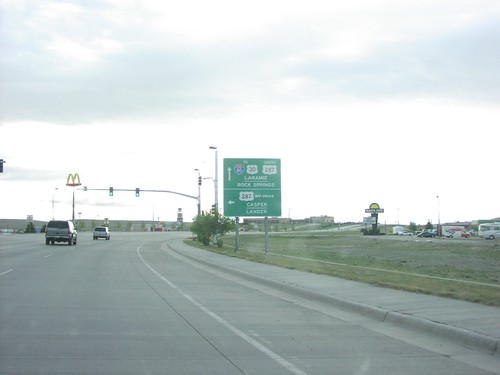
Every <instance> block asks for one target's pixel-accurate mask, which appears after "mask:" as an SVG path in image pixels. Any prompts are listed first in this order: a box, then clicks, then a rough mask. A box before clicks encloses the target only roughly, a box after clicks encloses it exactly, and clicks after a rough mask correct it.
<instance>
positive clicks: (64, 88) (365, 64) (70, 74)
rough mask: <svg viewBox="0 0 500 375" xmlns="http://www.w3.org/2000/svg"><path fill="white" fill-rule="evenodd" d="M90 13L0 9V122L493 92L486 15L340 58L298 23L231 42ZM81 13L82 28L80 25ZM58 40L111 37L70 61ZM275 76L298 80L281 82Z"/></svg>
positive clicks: (320, 32) (324, 38)
mask: <svg viewBox="0 0 500 375" xmlns="http://www.w3.org/2000/svg"><path fill="white" fill-rule="evenodd" d="M75 3H78V2H75ZM100 10H101V11H99V8H96V5H95V4H94V7H91V8H88V9H86V13H85V14H84V17H83V18H82V20H80V22H76V20H77V16H74V17H73V18H72V17H69V18H68V19H66V20H63V22H62V25H59V26H54V25H47V24H44V23H43V22H38V23H33V22H28V21H33V20H34V19H36V16H37V14H36V13H33V14H30V13H26V12H28V10H25V13H24V14H23V13H20V15H19V14H17V13H14V16H13V17H12V18H9V17H7V22H6V25H5V26H4V29H3V30H2V34H3V35H4V40H5V42H4V43H3V44H2V50H3V51H2V56H3V57H2V58H1V68H2V69H1V70H2V72H3V73H2V77H1V78H2V88H1V91H0V98H1V103H2V104H1V105H2V111H1V112H2V121H3V122H8V121H16V120H33V121H48V122H54V123H84V122H93V121H98V120H102V119H109V118H115V119H117V118H128V119H130V118H144V117H158V116H160V117H161V116H168V115H171V114H183V113H187V114H192V113H194V112H196V113H204V112H208V111H224V110H226V109H231V108H235V107H238V106H241V105H245V104H246V103H253V104H254V105H273V104H276V105H280V104H282V103H288V104H292V105H293V103H297V104H300V103H302V102H322V101H332V100H335V99H336V98H339V97H348V98H352V97H354V98H360V99H371V98H377V99H381V98H391V99H392V98H400V97H403V98H419V97H434V96H436V97H442V98H450V99H458V100H465V101H479V100H480V101H484V102H486V103H496V102H498V100H499V99H500V92H499V87H500V85H499V84H500V73H499V71H498V66H499V63H500V51H499V48H500V47H499V46H500V26H498V25H499V24H500V23H499V22H498V19H496V18H494V17H493V16H492V18H491V19H483V20H481V23H473V24H471V25H469V26H468V27H466V28H463V29H460V30H459V31H455V30H448V31H447V32H446V33H442V34H439V35H436V34H432V33H430V34H429V33H422V36H421V37H420V38H418V37H415V36H414V37H413V38H400V39H397V40H396V41H378V43H375V44H373V45H372V46H371V47H370V48H369V49H367V51H364V52H363V53H362V54H361V55H360V56H355V57H354V58H350V59H341V58H336V57H331V56H328V55H326V56H325V55H321V54H320V53H318V51H321V50H322V49H328V48H333V49H335V45H334V44H332V42H331V41H330V39H329V38H328V35H325V31H324V29H314V28H312V27H310V25H301V24H297V25H290V24H288V25H286V26H285V27H284V28H277V26H276V28H275V29H273V34H263V35H259V34H257V35H252V36H247V37H245V38H243V39H241V40H239V41H237V42H236V41H234V40H230V41H221V42H220V43H208V44H207V45H203V44H195V43H192V42H189V41H186V43H185V44H182V43H179V37H178V36H174V35H173V34H169V33H164V34H160V35H156V34H155V32H154V31H153V30H147V29H144V30H143V29H140V28H138V26H135V27H130V26H123V25H119V24H118V23H117V22H116V21H114V22H113V21H109V19H108V18H106V17H105V14H106V13H105V12H104V13H103V12H102V9H100ZM105 10H106V9H105ZM9 14H12V13H9ZM22 16H25V17H27V18H28V20H24V21H23V18H22ZM90 19H91V20H92V22H93V23H92V25H93V27H88V26H87V27H85V25H86V23H87V22H89V20H90ZM17 22H19V26H17V25H16V23H17ZM33 24H35V26H33ZM44 26H45V27H44ZM23 28H24V29H23ZM66 30H67V31H66ZM331 32H333V35H335V33H336V32H339V31H338V30H333V31H331ZM60 37H67V38H69V39H70V40H73V41H75V42H78V45H79V46H81V47H82V48H85V47H88V48H89V50H90V49H93V48H94V49H97V50H98V48H97V47H96V46H99V41H100V40H101V39H100V38H108V39H109V40H111V41H113V40H114V41H116V42H117V43H118V44H119V45H120V46H119V47H117V48H116V50H113V48H111V50H107V49H106V48H104V49H103V50H102V51H101V50H99V51H97V52H95V53H96V54H97V55H98V56H97V57H95V61H90V62H86V63H78V62H75V61H72V59H71V58H68V57H67V56H64V53H63V54H61V53H59V54H58V53H55V52H54V50H51V49H50V48H49V47H50V46H51V43H52V44H53V43H55V42H56V41H57V40H58V39H57V38H60ZM61 48H63V50H62V52H64V44H62V47H61ZM56 52H57V51H56ZM59 52H61V51H59ZM67 52H68V53H69V52H70V51H69V50H68V51H67ZM82 53H85V50H84V51H83V52H82ZM89 54H90V56H86V57H87V58H89V59H91V58H93V55H92V53H91V52H89ZM287 80H291V82H299V84H298V85H297V86H296V87H294V89H293V90H290V91H287V90H284V89H283V82H287Z"/></svg>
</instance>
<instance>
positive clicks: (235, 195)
mask: <svg viewBox="0 0 500 375" xmlns="http://www.w3.org/2000/svg"><path fill="white" fill-rule="evenodd" d="M224 215H225V216H234V217H265V216H281V160H280V159H224Z"/></svg>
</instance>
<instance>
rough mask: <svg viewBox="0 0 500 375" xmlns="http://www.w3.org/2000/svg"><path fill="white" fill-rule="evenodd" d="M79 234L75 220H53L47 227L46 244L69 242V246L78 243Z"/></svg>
mask: <svg viewBox="0 0 500 375" xmlns="http://www.w3.org/2000/svg"><path fill="white" fill-rule="evenodd" d="M77 237H78V234H77V232H76V230H75V226H74V225H73V222H71V221H69V220H51V221H49V223H48V224H47V227H46V228H45V244H46V245H49V244H52V245H53V244H54V243H55V242H67V243H68V245H69V246H71V245H76V240H77Z"/></svg>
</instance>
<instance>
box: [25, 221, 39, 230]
mask: <svg viewBox="0 0 500 375" xmlns="http://www.w3.org/2000/svg"><path fill="white" fill-rule="evenodd" d="M25 232H26V233H35V232H36V230H35V226H34V225H33V223H31V222H30V223H28V225H26V231H25Z"/></svg>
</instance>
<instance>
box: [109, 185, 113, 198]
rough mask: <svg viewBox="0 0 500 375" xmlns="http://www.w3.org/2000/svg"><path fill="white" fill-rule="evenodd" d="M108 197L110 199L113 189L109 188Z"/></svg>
mask: <svg viewBox="0 0 500 375" xmlns="http://www.w3.org/2000/svg"><path fill="white" fill-rule="evenodd" d="M109 196H110V197H112V196H113V187H112V186H111V187H110V188H109Z"/></svg>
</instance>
